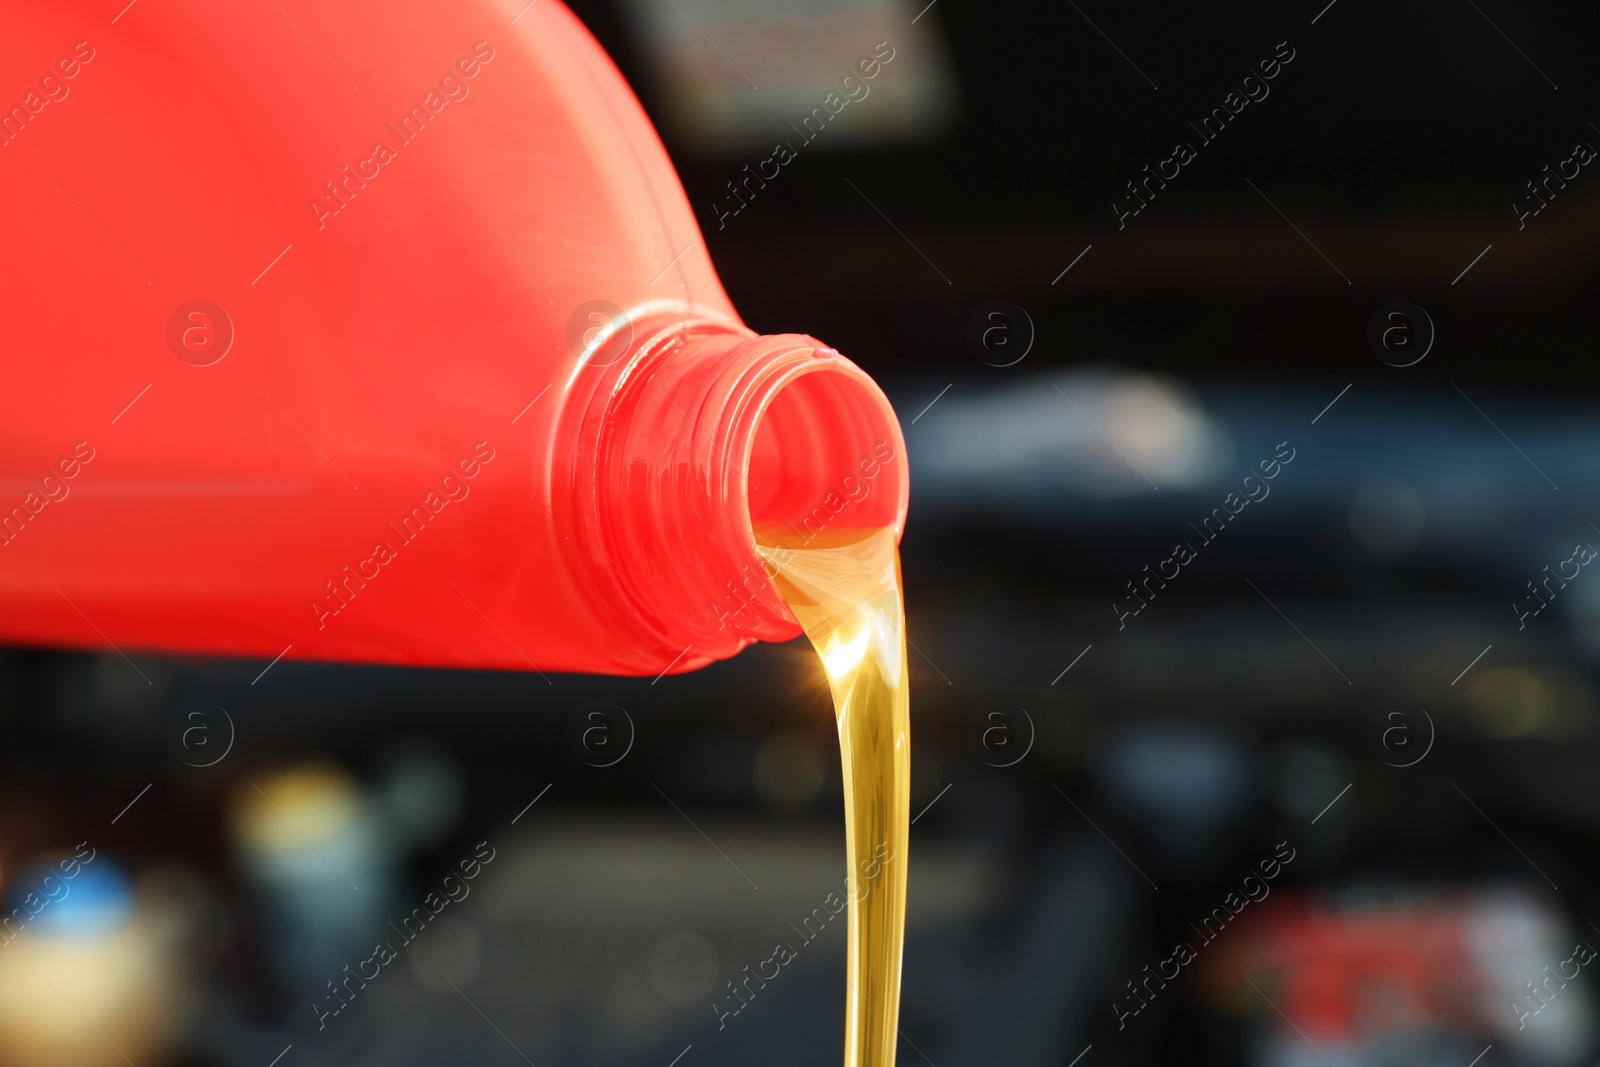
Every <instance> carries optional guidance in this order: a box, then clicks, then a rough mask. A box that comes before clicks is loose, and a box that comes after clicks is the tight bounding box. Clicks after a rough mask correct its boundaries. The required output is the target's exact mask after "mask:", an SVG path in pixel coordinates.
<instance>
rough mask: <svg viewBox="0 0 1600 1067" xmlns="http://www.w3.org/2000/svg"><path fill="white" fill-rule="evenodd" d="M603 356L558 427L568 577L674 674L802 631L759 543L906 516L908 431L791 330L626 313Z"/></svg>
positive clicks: (586, 371)
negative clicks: (610, 357) (617, 354)
mask: <svg viewBox="0 0 1600 1067" xmlns="http://www.w3.org/2000/svg"><path fill="white" fill-rule="evenodd" d="M633 336H634V337H635V338H638V340H637V341H636V342H635V343H634V344H633V345H632V348H631V351H629V352H628V354H627V355H626V356H625V357H621V358H618V359H616V361H615V362H614V363H611V364H610V365H608V366H604V367H601V366H593V365H582V364H580V365H579V366H578V368H577V370H576V372H575V374H574V376H573V379H572V381H571V383H570V384H569V387H568V390H567V397H566V405H567V406H566V409H565V410H566V413H565V414H564V416H563V418H562V419H561V420H560V421H559V422H558V424H557V426H556V429H555V433H556V435H557V437H558V440H557V442H555V443H556V447H555V448H554V449H552V451H551V454H552V455H554V456H563V457H570V462H571V466H570V467H568V468H566V469H564V470H562V471H552V472H551V475H552V478H551V486H552V490H551V492H552V497H551V499H550V500H549V501H548V505H549V507H550V509H551V512H552V515H553V517H554V518H555V520H556V522H557V523H558V526H559V528H560V530H561V534H562V543H563V547H564V548H565V549H566V550H567V551H568V552H569V554H570V555H571V556H572V557H573V570H574V572H575V574H576V576H577V579H578V580H579V581H580V582H582V583H584V584H585V585H586V586H587V589H586V592H587V593H588V594H589V595H590V596H591V597H592V598H594V600H595V602H596V604H597V606H599V607H600V609H601V610H602V611H604V612H605V613H606V614H607V616H608V617H609V618H612V619H614V620H615V623H614V625H615V626H616V628H617V635H618V638H619V641H622V640H626V641H633V642H642V643H641V644H640V645H639V647H641V648H654V649H656V650H657V651H658V652H659V653H662V654H663V655H662V658H661V662H663V663H666V662H668V661H669V660H672V659H673V657H679V661H678V662H677V663H676V664H675V667H676V669H684V668H686V667H693V666H699V665H702V664H704V663H707V662H710V661H712V660H715V659H721V658H725V657H726V656H729V655H732V654H733V653H735V652H737V651H738V650H739V649H740V648H742V647H744V646H745V645H747V644H749V643H750V642H751V641H753V640H768V641H783V640H788V639H790V638H793V637H796V636H798V635H799V634H800V632H801V631H800V626H799V624H798V622H797V621H796V620H795V618H794V616H793V614H792V613H791V612H790V611H789V608H788V606H787V605H786V604H784V602H783V599H782V598H781V597H780V596H779V595H778V592H777V590H776V589H775V588H774V587H773V584H772V581H771V574H772V573H773V567H772V564H771V563H768V562H765V561H763V559H762V557H761V555H760V554H759V553H758V550H757V546H756V537H755V531H756V529H758V528H759V529H760V530H762V532H763V540H764V541H766V543H767V544H768V545H769V546H771V545H776V546H778V547H779V548H780V550H781V549H782V548H783V547H784V546H787V547H790V548H794V549H798V548H801V547H804V546H805V545H806V544H807V543H809V542H811V541H812V540H814V539H815V538H817V537H819V536H821V535H822V534H823V533H824V532H825V531H827V532H831V533H834V534H838V533H841V532H843V531H846V530H850V529H878V528H883V527H891V528H893V529H894V530H895V535H896V537H897V538H898V536H899V533H900V531H901V530H902V529H903V527H904V523H905V515H906V504H907V499H908V493H909V479H908V477H907V473H908V472H907V468H906V459H905V442H904V438H903V437H902V436H901V432H900V424H899V421H898V420H897V419H896V417H895V414H894V410H893V408H892V407H891V406H890V404H889V401H888V399H887V398H886V397H885V396H884V395H883V392H882V391H881V390H880V389H879V388H878V386H877V385H876V383H874V382H873V381H872V379H871V378H869V377H867V375H866V374H865V373H864V372H863V371H862V370H861V369H860V368H859V367H857V366H856V365H855V364H854V363H852V362H851V361H850V360H848V359H846V358H845V357H843V356H841V355H840V354H839V353H838V352H836V351H834V350H833V349H831V348H828V347H827V346H825V345H823V344H822V343H821V342H819V341H817V340H816V339H815V338H811V337H807V336H804V335H801V334H780V335H773V336H759V335H756V334H753V333H750V332H749V331H747V330H743V329H741V328H739V327H737V326H732V325H730V324H728V323H725V322H716V321H709V320H687V319H685V318H683V317H681V316H670V317H663V318H659V319H656V320H653V321H652V320H641V321H639V322H637V323H635V324H633Z"/></svg>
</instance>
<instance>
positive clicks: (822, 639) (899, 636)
mask: <svg viewBox="0 0 1600 1067" xmlns="http://www.w3.org/2000/svg"><path fill="white" fill-rule="evenodd" d="M756 540H757V544H758V548H759V549H760V551H761V555H762V558H763V559H765V560H766V561H767V562H768V563H769V564H771V565H772V570H773V583H774V584H775V585H776V586H777V588H778V592H779V593H780V594H781V595H782V596H783V599H784V600H785V601H786V602H787V603H788V605H789V608H790V610H791V611H793V612H794V615H795V618H796V619H798V620H799V622H800V625H801V627H802V628H803V629H804V630H805V632H806V636H807V637H809V638H810V639H811V643H812V645H813V646H814V647H815V648H816V650H817V654H818V655H819V656H820V657H821V658H822V666H823V669H824V671H826V673H827V675H828V686H829V688H830V689H831V690H832V692H833V707H834V713H835V715H836V716H837V718H838V723H839V754H840V757H841V759H842V761H843V765H844V817H845V853H846V855H847V856H848V858H849V862H850V883H849V897H850V916H849V945H848V949H847V953H848V955H847V969H846V972H845V974H846V982H847V983H848V989H847V999H846V1002H845V1030H844V1065H845V1067H893V1064H894V1061H895V1043H896V1038H897V1036H898V1034H899V1018H900V960H901V949H902V946H903V945H904V943H905V910H906V845H907V837H908V835H909V832H910V824H909V805H910V786H911V735H910V705H911V687H910V680H909V678H908V677H907V672H906V641H905V634H904V629H905V606H904V602H903V600H902V598H901V594H900V554H899V551H898V548H897V546H896V542H895V532H894V530H893V529H890V528H884V529H879V530H850V531H844V532H841V533H833V532H828V533H825V534H824V535H822V536H819V537H817V538H816V539H815V540H814V541H811V542H808V543H807V545H806V547H804V548H800V549H794V548H789V547H786V546H784V545H782V544H781V542H780V539H779V538H778V537H777V536H776V534H775V533H774V532H772V531H762V530H757V531H756Z"/></svg>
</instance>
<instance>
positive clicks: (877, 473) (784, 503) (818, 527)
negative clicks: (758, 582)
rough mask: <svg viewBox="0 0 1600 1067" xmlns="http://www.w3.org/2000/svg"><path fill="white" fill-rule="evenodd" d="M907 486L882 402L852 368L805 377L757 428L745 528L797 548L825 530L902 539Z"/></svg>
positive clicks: (896, 437)
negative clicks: (889, 530)
mask: <svg viewBox="0 0 1600 1067" xmlns="http://www.w3.org/2000/svg"><path fill="white" fill-rule="evenodd" d="M820 354H821V353H819V355H820ZM823 358H827V357H826V356H824V357H823ZM833 358H834V359H838V358H839V357H836V356H835V357H833ZM864 383H865V384H864ZM906 485H907V478H906V466H905V456H904V448H903V446H902V445H901V438H900V431H899V427H898V425H897V424H896V422H895V420H894V414H893V411H892V410H890V409H889V408H888V402H887V401H886V400H885V399H884V397H883V394H882V393H880V392H879V391H878V389H877V388H876V387H875V386H872V385H871V383H870V382H866V381H865V376H864V375H863V374H862V373H861V372H860V371H859V370H856V369H855V368H854V366H853V365H851V366H850V371H849V372H846V371H842V370H838V369H834V368H832V367H830V366H828V365H826V364H824V366H823V367H822V368H821V369H815V370H801V372H800V373H798V374H796V375H795V376H794V377H793V378H792V379H791V380H790V381H789V382H787V383H786V384H784V385H783V386H781V387H780V388H779V389H778V391H777V393H776V395H775V396H773V398H772V400H771V402H770V403H769V404H768V406H767V409H766V411H765V412H764V413H763V415H762V416H761V421H760V422H759V423H758V424H757V427H756V433H755V441H754V443H753V445H752V447H751V450H750V463H749V476H748V482H747V493H748V499H749V516H750V526H751V528H752V530H757V531H762V532H763V533H764V534H765V535H767V536H769V537H772V538H774V539H775V543H777V542H790V543H791V544H792V547H795V548H799V547H801V546H802V545H803V544H804V543H806V542H809V541H812V540H814V539H816V538H817V537H819V536H821V535H822V534H823V533H824V532H826V531H833V532H836V533H837V532H838V531H840V530H848V529H881V528H883V527H886V526H890V527H894V528H895V530H896V533H897V534H898V532H899V528H900V525H901V523H902V520H903V518H904V514H905V499H906Z"/></svg>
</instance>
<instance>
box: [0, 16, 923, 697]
mask: <svg viewBox="0 0 1600 1067" xmlns="http://www.w3.org/2000/svg"><path fill="white" fill-rule="evenodd" d="M117 6H118V4H117V3H112V4H109V5H108V4H106V3H104V2H96V3H92V4H91V3H86V2H79V0H70V2H68V0H57V2H53V3H50V4H38V3H35V2H32V0H0V9H3V22H4V24H5V26H6V32H5V34H4V35H0V70H4V71H7V72H10V73H9V74H8V76H7V78H6V79H5V80H4V81H3V82H0V202H3V203H4V204H6V205H7V207H6V211H5V219H6V221H5V230H4V244H3V250H0V264H3V265H0V271H3V281H0V288H3V291H4V294H5V297H4V306H3V310H0V353H4V355H3V357H0V358H3V359H4V361H5V375H4V380H5V383H6V387H5V389H4V390H3V392H0V494H3V495H0V640H5V641H9V642H13V643H26V644H48V645H66V646H79V647H87V648H102V649H103V648H106V647H107V645H108V644H114V645H116V646H117V647H118V648H120V649H122V650H123V651H132V650H134V649H148V650H160V651H165V652H200V653H218V654H228V655H243V656H257V657H262V658H272V657H275V656H279V655H281V654H282V655H287V657H288V658H291V659H294V658H307V659H331V660H354V661H372V662H391V663H408V664H436V665H456V666H473V667H503V668H514V669H527V668H528V667H535V666H536V667H538V668H540V669H543V670H562V671H590V672H607V673H619V674H655V673H657V672H660V671H662V670H664V669H670V670H673V671H681V670H688V669H692V668H694V667H698V666H701V665H703V664H705V663H708V662H710V661H712V660H716V659H719V658H723V657H726V656H729V655H732V654H733V653H735V652H737V651H738V650H739V649H740V648H742V647H743V646H744V645H746V644H748V643H749V642H750V641H752V640H755V639H773V640H781V639H787V638H789V637H792V636H796V635H797V634H798V633H799V628H798V627H797V625H796V624H795V622H794V620H793V618H792V617H791V616H790V614H789V612H788V609H787V608H786V607H785V606H784V605H783V603H782V601H781V600H779V599H778V596H777V594H776V592H775V591H774V589H773V588H772V586H771V583H770V582H769V581H767V579H766V578H765V576H764V574H763V571H762V569H761V563H760V561H759V558H758V557H757V555H756V553H755V548H754V543H753V540H752V535H751V526H752V522H753V521H754V522H762V523H767V522H770V523H775V524H779V525H782V524H784V523H793V524H794V525H795V527H796V530H797V536H804V535H806V534H808V533H810V532H812V531H814V530H816V529H818V528H820V526H822V525H829V526H832V527H835V528H836V527H877V526H884V525H893V526H895V527H896V529H899V528H900V526H901V524H902V523H903V521H904V517H905V507H906V493H907V471H906V466H905V457H904V446H903V442H902V439H901V436H900V431H899V426H898V424H897V422H896V420H895V417H894V414H893V412H892V410H891V409H890V407H889V405H888V402H887V401H886V400H885V399H884V397H883V395H882V393H881V392H880V391H879V390H878V389H877V387H876V386H875V385H874V384H873V383H872V381H871V380H870V379H868V378H867V377H866V375H864V374H863V373H862V372H861V371H860V370H859V369H858V368H857V367H856V366H855V365H854V364H852V363H851V362H849V361H848V360H846V359H845V358H843V357H842V356H840V355H839V354H838V353H836V352H834V351H833V350H831V349H829V348H826V347H824V346H823V345H821V344H820V343H819V342H817V341H815V340H814V339H812V338H809V337H804V336H799V335H792V334H786V335H781V336H757V335H755V334H754V333H752V332H751V331H750V330H749V329H747V328H746V327H745V326H744V325H743V324H742V323H741V322H740V321H739V318H738V316H737V314H736V313H735V312H734V310H733V308H732V307H731V306H730V305H729V303H728V299H727V297H726V295H725V294H724V293H723V291H722V287H721V285H720V283H719V282H718V280H717V277H716V275H715V273H714V271H713V269H712V267H711V264H710V261H709V259H708V257H707V255H706V251H705V246H704V243H703V242H702V240H701V237H700V234H699V231H698V229H697V227H696V225H695V221H694V217H693V215H692V213H691V211H690V209H689V206H688V203H687V201H686V200H685V197H684V194H683V191H682V188H681V187H680V185H679V183H678V180H677V177H676V175H675V174H674V172H673V170H672V166H671V164H670V162H669V161H668V158H667V155H666V153H665V151H664V150H663V148H662V146H661V144H660V142H659V140H658V139H657V137H656V134H655V132H654V130H653V129H652V128H651V126H650V123H649V120H648V119H647V118H646V116H645V114H644V112H643V110H642V109H641V108H640V106H639V104H638V102H637V101H636V100H635V99H634V97H633V95H632V93H631V92H630V91H629V90H628V88H627V86H626V84H625V83H624V82H623V80H622V78H621V76H620V75H619V74H618V72H617V70H616V68H615V67H614V66H613V65H612V64H611V62H610V60H609V59H608V58H607V57H606V55H605V54H604V52H603V51H602V50H601V49H600V47H599V46H598V45H597V44H596V43H595V41H594V40H593V39H592V38H591V37H590V36H589V34H588V33H587V32H586V31H585V30H584V28H583V27H582V26H581V25H580V24H579V22H578V21H577V20H576V19H575V18H574V17H573V16H572V14H571V13H570V12H568V11H567V10H566V9H565V8H564V7H562V6H561V5H560V4H559V3H558V2H557V0H539V2H538V3H536V4H534V5H532V6H529V7H526V8H523V5H522V3H521V2H520V0H518V2H515V3H513V2H510V0H508V2H506V3H490V2H486V0H424V2H414V3H408V4H401V5H395V4H388V3H380V2H378V0H342V2H341V3H339V4H331V5H324V4H311V3H305V2H302V0H294V2H291V0H281V3H279V4H276V5H274V4H217V3H213V2H211V0H163V2H161V3H134V4H132V5H130V6H128V7H127V8H124V9H123V10H122V11H121V12H120V14H119V13H117V12H116V10H115V9H116V8H117ZM519 8H522V10H521V11H520V13H519V11H518V9H519ZM113 16H114V17H113ZM30 74H32V75H33V77H32V81H24V80H22V79H23V78H24V77H27V76H29V75H30ZM613 309H625V311H624V313H622V314H620V315H619V314H617V312H616V311H615V310H613ZM596 327H598V328H596Z"/></svg>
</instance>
